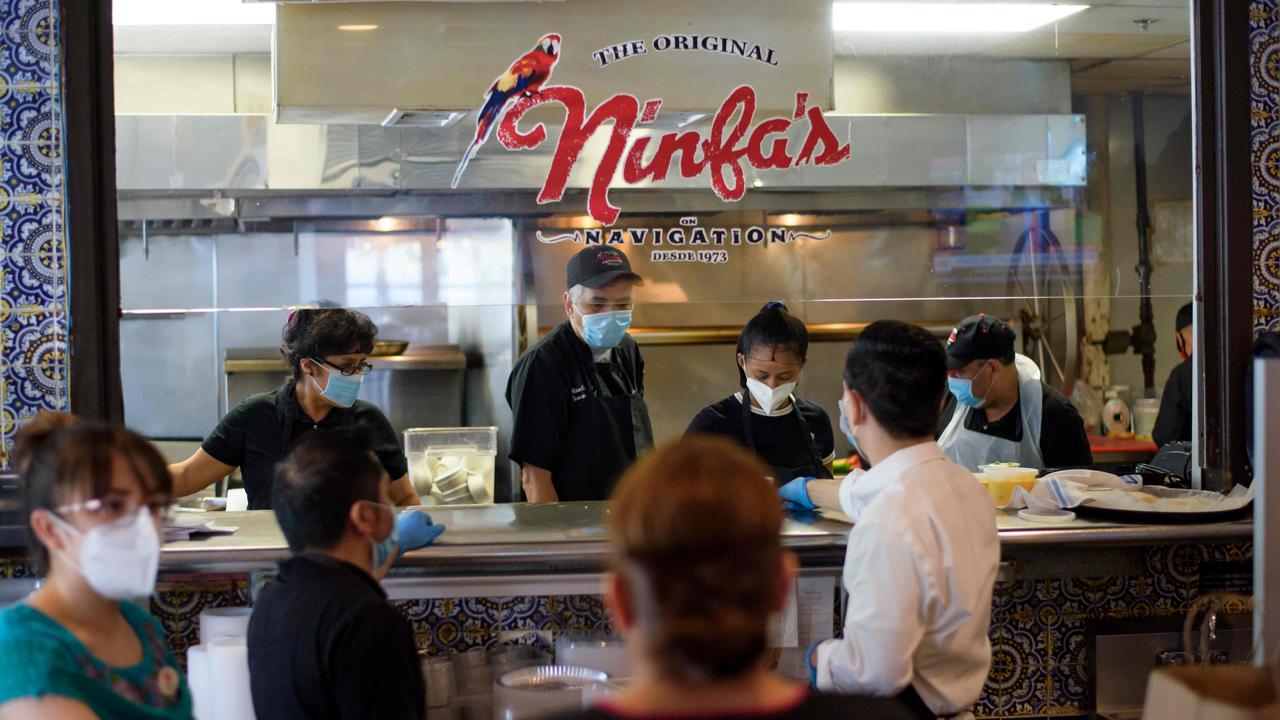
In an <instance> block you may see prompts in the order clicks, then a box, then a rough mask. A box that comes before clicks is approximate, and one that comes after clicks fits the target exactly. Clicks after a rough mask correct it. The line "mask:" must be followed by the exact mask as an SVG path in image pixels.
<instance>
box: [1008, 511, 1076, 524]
mask: <svg viewBox="0 0 1280 720" xmlns="http://www.w3.org/2000/svg"><path fill="white" fill-rule="evenodd" d="M1018 517H1020V518H1022V519H1023V520H1026V521H1027V522H1033V523H1044V524H1046V525H1063V524H1066V523H1069V522H1071V521H1072V520H1075V519H1076V514H1075V513H1073V512H1071V511H1070V510H1032V509H1031V508H1023V509H1021V510H1019V511H1018Z"/></svg>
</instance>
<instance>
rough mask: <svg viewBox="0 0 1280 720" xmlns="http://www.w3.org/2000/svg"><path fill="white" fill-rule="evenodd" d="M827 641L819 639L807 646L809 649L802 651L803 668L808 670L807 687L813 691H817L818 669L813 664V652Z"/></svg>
mask: <svg viewBox="0 0 1280 720" xmlns="http://www.w3.org/2000/svg"><path fill="white" fill-rule="evenodd" d="M829 639H830V638H820V639H818V640H814V641H813V643H812V644H811V645H809V649H808V650H805V651H804V664H805V667H807V668H809V687H811V688H813V689H814V690H817V689H818V668H817V666H816V665H814V664H813V651H814V650H817V649H818V646H819V645H821V644H822V643H824V642H826V641H827V640H829Z"/></svg>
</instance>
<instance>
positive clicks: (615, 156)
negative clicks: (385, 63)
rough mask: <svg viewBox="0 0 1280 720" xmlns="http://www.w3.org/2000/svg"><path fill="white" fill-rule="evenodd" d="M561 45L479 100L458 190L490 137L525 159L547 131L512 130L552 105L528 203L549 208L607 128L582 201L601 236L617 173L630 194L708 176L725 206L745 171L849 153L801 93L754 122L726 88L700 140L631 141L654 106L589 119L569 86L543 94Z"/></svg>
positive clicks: (683, 134)
mask: <svg viewBox="0 0 1280 720" xmlns="http://www.w3.org/2000/svg"><path fill="white" fill-rule="evenodd" d="M560 42H561V38H560V36H559V35H557V34H550V35H545V36H543V37H542V39H541V40H539V41H538V44H537V45H536V46H535V47H534V48H533V49H532V50H530V51H529V52H527V53H525V54H524V55H523V56H521V57H520V58H518V59H517V60H516V61H515V62H514V63H513V64H512V65H511V67H510V68H509V69H508V70H507V71H506V72H505V73H503V74H502V75H500V76H499V77H498V78H497V79H496V80H495V81H494V82H493V85H492V86H490V88H489V90H488V92H487V93H486V95H485V98H486V99H485V104H484V106H483V107H481V109H480V112H479V116H478V117H477V118H476V132H475V137H474V139H473V140H472V141H471V144H470V146H468V148H467V150H466V153H465V154H464V155H463V157H462V160H461V162H459V163H458V169H457V171H456V172H455V173H454V176H453V183H452V186H453V187H455V188H456V187H457V186H458V182H459V181H460V180H461V179H462V175H463V173H464V172H465V171H466V168H467V164H468V163H469V162H470V161H471V159H472V158H473V157H475V154H476V152H477V151H479V149H480V147H481V146H482V145H484V143H485V141H486V140H487V139H488V138H489V136H490V135H491V134H492V133H493V132H494V130H495V128H496V130H497V135H498V142H499V143H501V145H502V147H504V148H505V149H507V150H512V151H519V150H532V149H534V148H536V147H538V146H540V145H542V144H543V143H544V142H546V140H547V128H546V126H545V125H544V124H543V123H541V122H539V123H536V124H535V125H534V126H533V127H532V128H529V129H521V128H520V127H519V123H520V120H521V119H522V118H523V117H524V116H525V115H526V114H527V113H529V112H530V111H531V110H533V109H534V108H536V107H538V106H540V105H559V106H560V107H561V108H563V110H564V112H565V120H564V128H563V129H562V130H561V131H560V137H559V138H558V139H557V140H556V145H555V152H554V154H553V156H552V159H551V167H550V169H549V171H548V173H547V177H546V180H545V181H544V182H543V185H542V189H541V191H540V192H539V193H538V203H539V204H548V203H555V202H559V201H560V200H561V199H563V197H564V191H565V187H566V186H567V185H568V183H569V175H570V173H571V172H572V171H573V168H574V166H575V165H576V164H577V162H578V159H579V156H580V155H581V153H582V150H583V147H584V146H585V145H586V143H587V141H588V140H589V139H591V138H592V136H594V135H595V134H596V132H597V131H599V130H600V129H601V128H602V127H603V126H608V130H607V132H608V136H607V143H606V145H605V149H604V152H603V153H602V154H601V156H600V159H599V161H598V163H597V165H596V168H595V172H594V173H593V175H592V181H591V185H590V188H589V190H588V192H587V211H588V212H589V213H590V214H591V217H592V218H594V219H595V220H596V221H597V222H599V223H601V224H602V225H605V226H611V225H613V224H614V222H616V221H617V219H618V215H619V213H620V212H621V209H620V208H619V207H618V206H616V205H614V204H613V203H612V202H610V200H609V188H610V187H611V186H612V184H613V182H614V180H615V177H616V176H617V174H618V170H619V168H621V177H622V182H623V183H625V184H628V185H634V184H638V183H642V182H659V181H662V180H664V179H666V178H667V177H668V176H669V175H670V174H671V173H672V172H673V171H674V172H676V173H678V174H679V176H680V177H683V178H685V179H693V178H696V177H698V176H699V175H701V174H703V173H704V172H709V174H710V182H711V189H712V191H713V192H715V194H716V196H717V197H719V198H720V199H721V200H724V201H725V202H736V201H738V200H741V199H742V198H743V196H744V195H745V194H746V190H747V179H746V171H745V168H746V167H747V166H749V167H751V168H755V169H756V170H787V169H790V168H794V167H801V166H804V165H815V166H829V165H837V164H839V163H842V162H844V161H846V160H848V159H849V158H850V156H851V150H850V147H849V144H848V143H841V142H840V139H839V138H838V137H836V134H835V133H834V132H833V131H832V129H831V126H830V125H828V124H827V121H826V118H825V117H824V115H823V113H822V110H821V108H818V107H811V106H809V105H808V97H809V96H808V93H805V92H797V93H796V94H795V104H794V107H793V108H792V112H791V114H790V117H769V118H763V119H761V120H759V121H756V118H755V114H756V93H755V90H754V89H753V88H752V87H751V86H750V85H739V86H738V87H736V88H734V89H733V90H732V91H731V92H730V93H729V95H728V96H727V97H726V98H725V100H724V101H723V102H722V103H721V104H720V107H719V109H718V110H717V111H716V112H715V113H714V115H713V117H712V121H711V127H710V130H709V131H708V132H707V134H706V136H705V137H704V136H703V133H702V132H700V131H698V130H684V131H680V130H676V131H672V132H668V133H665V134H663V135H661V136H658V137H656V138H654V137H649V136H642V137H635V138H633V137H632V132H633V131H634V130H636V129H639V128H643V127H644V126H645V125H648V124H651V123H653V122H654V121H655V120H657V119H658V114H659V111H660V110H661V108H662V100H661V99H660V98H655V99H650V100H645V101H644V102H643V103H642V102H641V101H640V100H639V99H637V98H636V97H635V96H633V95H628V94H625V93H620V94H617V95H614V96H612V97H610V98H608V99H607V100H604V101H603V102H601V103H600V104H599V105H597V106H596V107H595V108H594V109H592V110H591V112H590V114H588V113H587V105H586V102H587V101H586V97H585V94H584V93H583V92H582V90H581V89H579V88H577V87H574V86H571V85H547V84H546V82H547V81H548V80H549V79H550V78H551V73H552V72H553V71H554V69H555V65H556V63H557V61H558V60H559V58H560V51H561V45H560ZM802 123H803V124H806V125H807V129H806V131H805V133H804V135H803V137H802V139H800V138H799V137H797V139H800V142H798V143H793V142H792V140H791V138H789V137H788V133H789V131H790V130H791V129H792V127H793V126H797V125H800V124H802Z"/></svg>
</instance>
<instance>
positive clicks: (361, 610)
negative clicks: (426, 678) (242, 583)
mask: <svg viewBox="0 0 1280 720" xmlns="http://www.w3.org/2000/svg"><path fill="white" fill-rule="evenodd" d="M248 644H249V687H250V691H251V693H252V696H253V708H254V711H255V712H256V714H257V716H258V717H260V718H273V719H274V720H339V719H342V720H363V719H364V718H386V719H387V720H400V719H401V718H411V719H414V720H416V719H418V718H422V717H423V715H424V714H425V712H426V704H427V703H426V686H425V685H424V682H423V679H422V669H421V665H420V664H419V661H418V650H417V647H416V646H415V645H414V641H413V630H412V628H411V627H410V626H409V623H408V622H407V621H406V620H405V619H404V618H403V617H402V616H401V615H400V613H398V612H396V610H395V608H393V607H391V605H390V604H389V603H388V602H387V595H386V593H385V592H383V590H382V587H381V586H380V585H378V583H377V582H376V581H375V580H374V579H373V578H372V577H371V576H370V575H369V574H368V573H366V572H365V571H364V570H361V569H360V568H358V567H356V566H354V565H351V564H349V563H346V562H343V561H341V560H338V559H336V558H332V557H330V556H328V555H323V554H319V553H306V554H301V555H295V556H293V557H291V558H289V559H288V560H284V561H282V562H281V563H280V577H279V581H278V582H271V583H268V584H267V585H265V586H263V588H262V592H261V593H260V594H259V595H258V601H257V602H256V603H255V604H254V608H253V616H252V617H251V618H250V619H249V636H248Z"/></svg>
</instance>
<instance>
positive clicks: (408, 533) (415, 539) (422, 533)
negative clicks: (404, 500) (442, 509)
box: [396, 509, 444, 553]
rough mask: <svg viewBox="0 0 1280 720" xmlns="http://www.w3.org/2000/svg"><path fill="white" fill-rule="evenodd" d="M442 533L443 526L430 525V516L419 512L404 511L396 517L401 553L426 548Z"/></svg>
mask: <svg viewBox="0 0 1280 720" xmlns="http://www.w3.org/2000/svg"><path fill="white" fill-rule="evenodd" d="M443 532H444V525H436V524H434V523H432V522H431V516H430V515H428V514H426V513H425V512H423V511H421V510H413V509H405V510H401V511H400V514H399V515H397V516H396V533H398V534H399V536H400V537H399V544H400V552H401V553H406V552H408V551H410V550H417V549H418V548H422V547H426V546H428V545H430V544H431V543H432V542H434V541H435V539H436V538H438V537H440V534H441V533H443Z"/></svg>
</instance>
